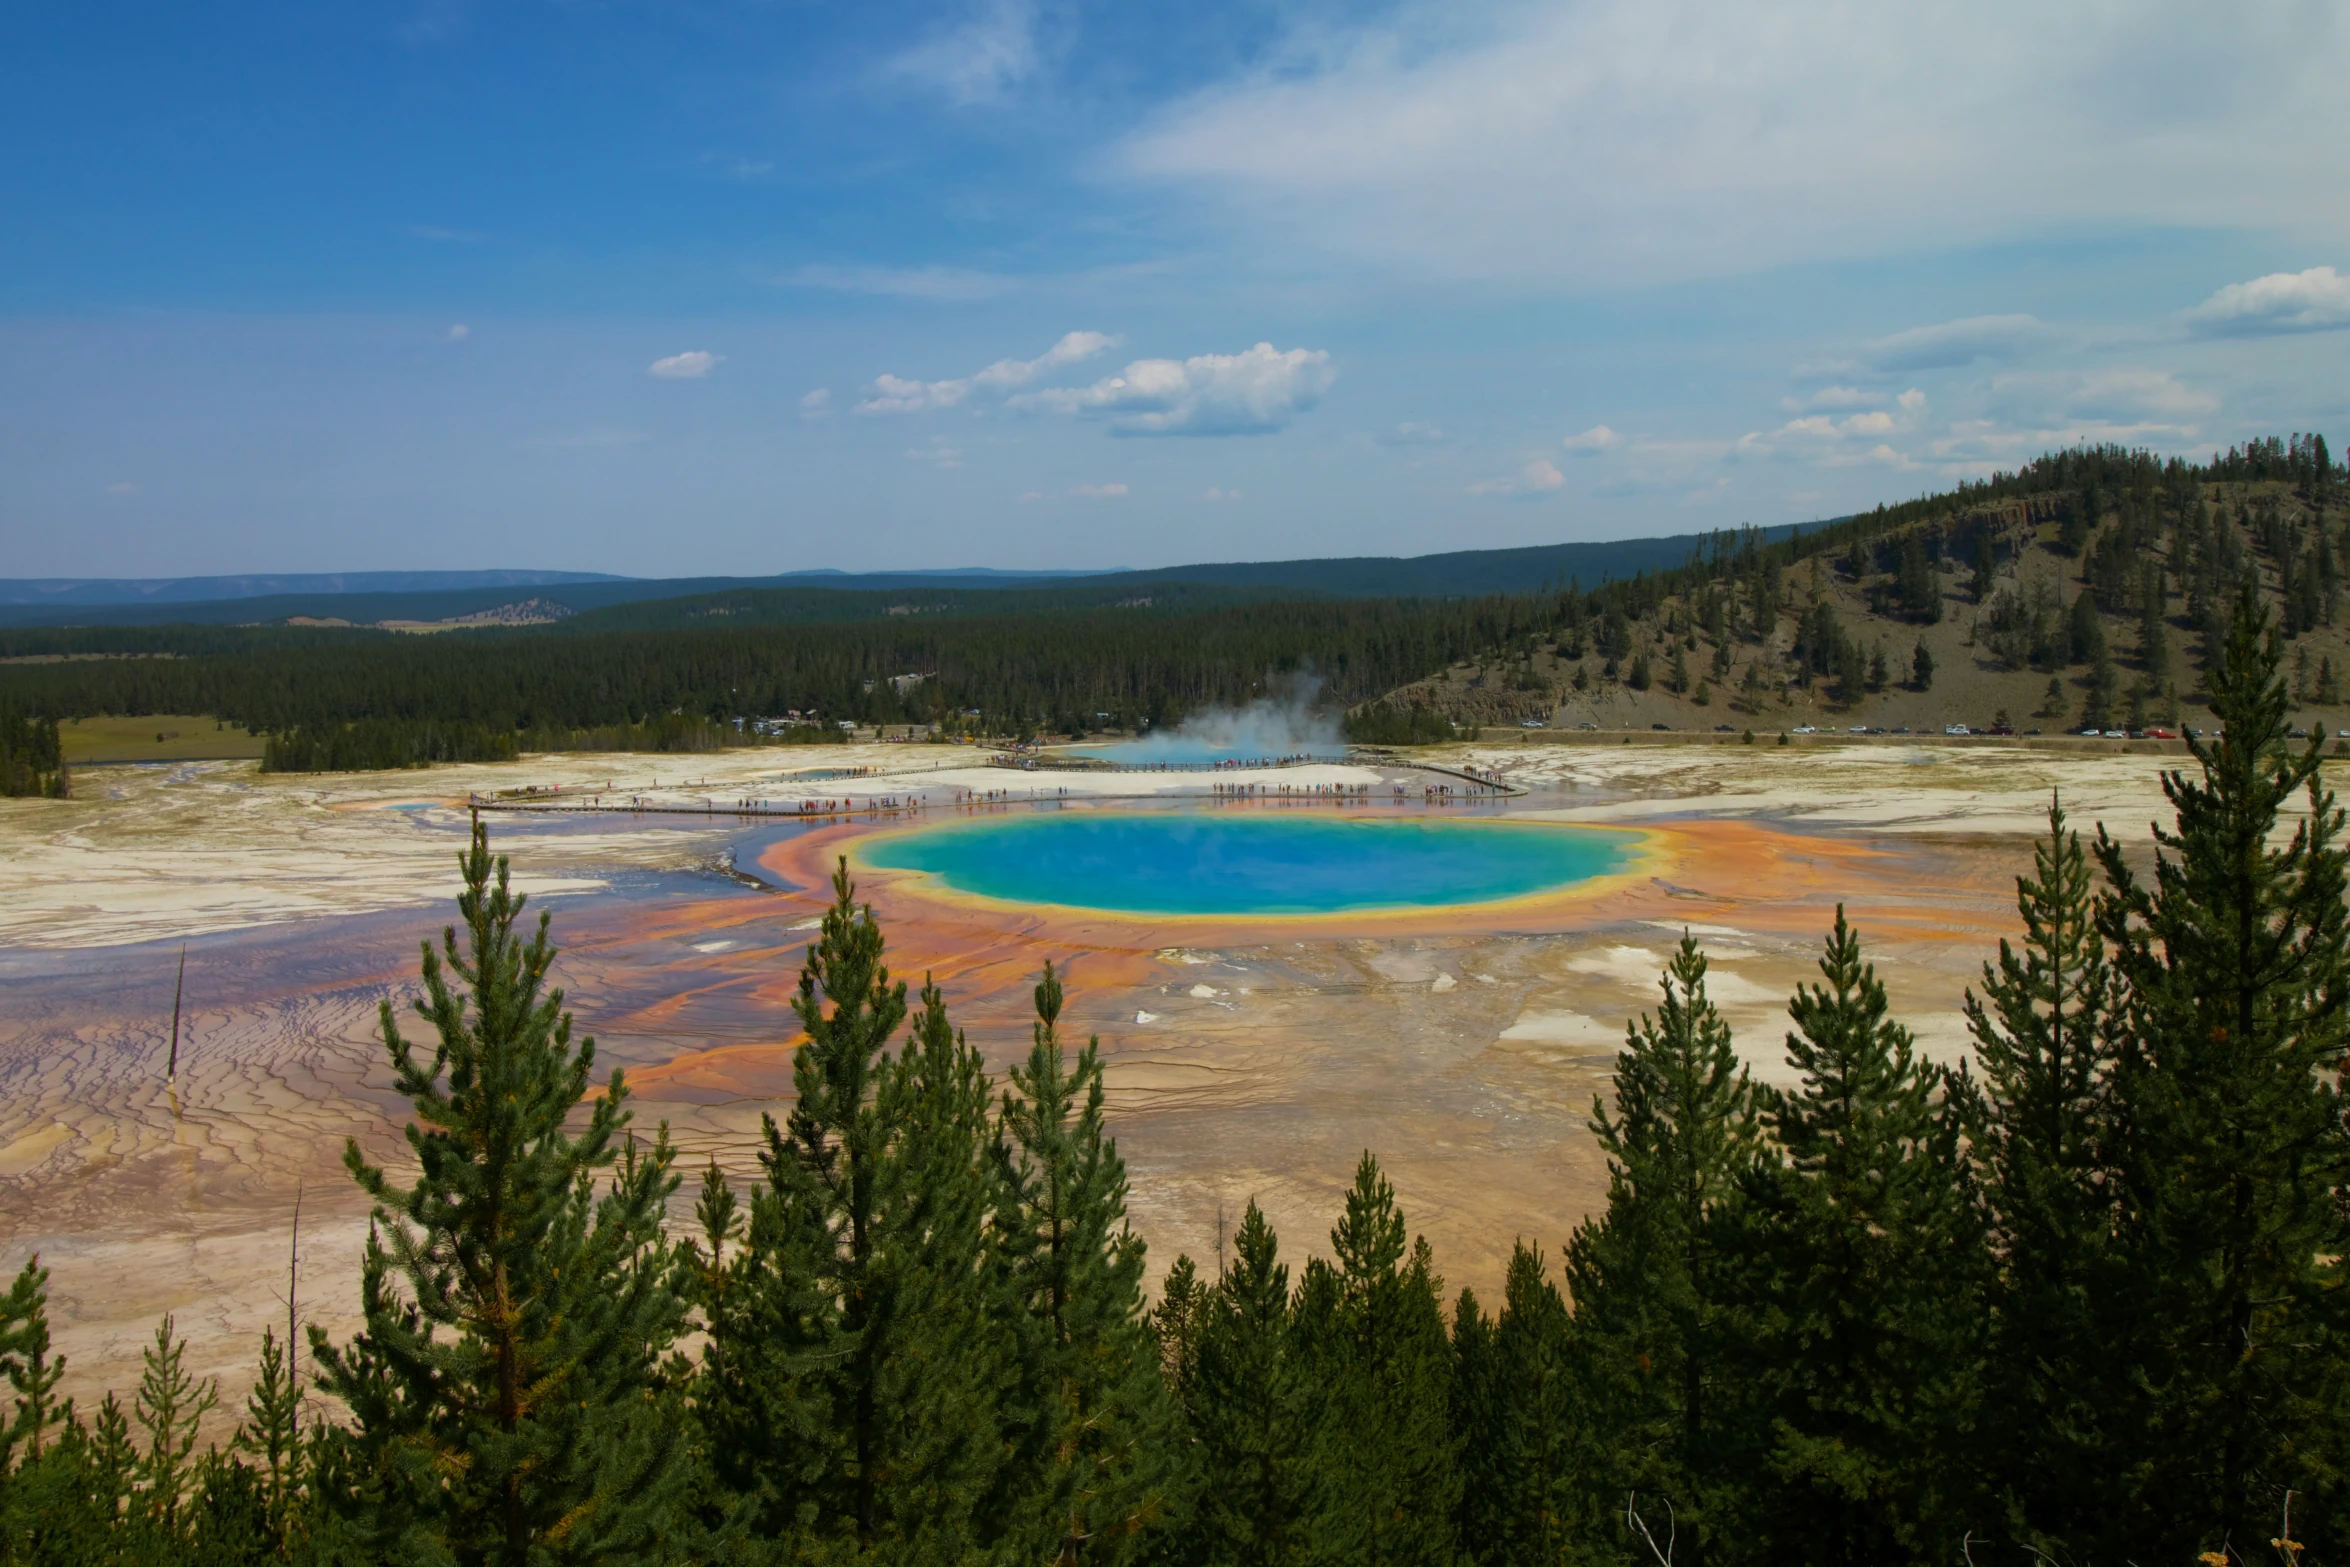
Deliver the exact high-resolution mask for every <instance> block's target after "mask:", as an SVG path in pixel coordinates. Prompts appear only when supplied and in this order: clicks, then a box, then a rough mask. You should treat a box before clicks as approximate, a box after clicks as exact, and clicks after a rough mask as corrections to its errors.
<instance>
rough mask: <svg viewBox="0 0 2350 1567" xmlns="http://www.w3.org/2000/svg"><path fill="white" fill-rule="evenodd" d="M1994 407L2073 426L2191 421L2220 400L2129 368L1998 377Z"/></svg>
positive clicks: (2163, 375)
mask: <svg viewBox="0 0 2350 1567" xmlns="http://www.w3.org/2000/svg"><path fill="white" fill-rule="evenodd" d="M1991 408H1992V411H1993V412H1994V413H1995V414H1999V415H2003V416H2005V417H2006V418H2007V419H2011V420H2028V421H2031V422H2034V423H2041V424H2070V423H2078V422H2080V421H2082V420H2111V421H2121V422H2132V421H2137V420H2142V419H2149V418H2151V419H2158V420H2177V419H2189V418H2192V417H2193V416H2195V415H2197V414H2207V413H2213V412H2216V411H2217V410H2218V408H2219V399H2218V398H2216V397H2213V396H2212V395H2211V394H2210V393H2208V392H2200V391H2197V390H2196V389H2195V388H2193V387H2191V386H2186V385H2182V384H2181V383H2180V381H2179V378H2178V377H2177V376H2176V375H2175V374H2173V373H2172V372H2171V371H2168V370H2157V369H2151V368H2126V369H2109V370H2088V371H2047V372H2038V373H2021V372H2019V373H2015V374H2009V375H2001V376H1995V377H1993V378H1992V381H1991Z"/></svg>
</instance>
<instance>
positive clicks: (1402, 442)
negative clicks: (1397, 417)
mask: <svg viewBox="0 0 2350 1567" xmlns="http://www.w3.org/2000/svg"><path fill="white" fill-rule="evenodd" d="M1372 439H1373V440H1375V441H1377V442H1378V443H1379V444H1380V445H1381V446H1442V445H1443V444H1444V442H1445V441H1446V439H1447V437H1446V435H1445V433H1444V432H1443V431H1442V430H1439V429H1438V428H1437V427H1436V426H1434V425H1432V424H1423V423H1421V422H1420V421H1419V420H1417V419H1406V420H1405V421H1404V422H1403V423H1401V424H1399V425H1397V426H1396V427H1395V428H1394V429H1392V430H1389V431H1387V432H1385V433H1384V434H1380V435H1376V436H1373V437H1372Z"/></svg>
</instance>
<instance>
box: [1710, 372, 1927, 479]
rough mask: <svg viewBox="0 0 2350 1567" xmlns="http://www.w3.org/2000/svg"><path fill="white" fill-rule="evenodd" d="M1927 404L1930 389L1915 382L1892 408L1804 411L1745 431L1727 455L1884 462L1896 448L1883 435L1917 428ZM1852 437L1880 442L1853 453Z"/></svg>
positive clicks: (1833, 463) (1845, 463)
mask: <svg viewBox="0 0 2350 1567" xmlns="http://www.w3.org/2000/svg"><path fill="white" fill-rule="evenodd" d="M1839 390H1844V389H1839ZM1882 400H1883V399H1881V398H1880V399H1878V401H1882ZM1838 401H1842V399H1838ZM1925 408H1926V394H1925V393H1923V392H1921V391H1919V390H1918V389H1917V388H1916V387H1914V386H1913V387H1911V388H1910V389H1909V390H1907V391H1905V392H1903V393H1902V394H1901V395H1900V396H1899V397H1896V398H1894V399H1893V407H1892V408H1890V409H1886V408H1864V409H1862V410H1861V411H1860V412H1858V413H1849V414H1846V415H1845V416H1844V417H1843V418H1841V419H1839V418H1836V417H1834V416H1833V415H1830V414H1824V413H1815V414H1805V415H1803V416H1802V417H1801V418H1797V419H1790V420H1788V421H1787V422H1786V423H1785V424H1783V425H1781V426H1779V428H1777V429H1776V430H1773V431H1771V432H1769V433H1768V434H1765V433H1764V432H1762V431H1760V430H1756V431H1753V432H1751V433H1749V434H1747V435H1744V436H1741V437H1740V438H1739V439H1738V442H1737V444H1736V445H1734V446H1733V447H1732V448H1731V449H1730V452H1729V455H1730V456H1731V457H1732V458H1733V459H1735V458H1739V457H1774V456H1776V457H1798V458H1803V459H1806V460H1808V461H1812V462H1816V463H1819V464H1821V465H1823V466H1826V467H1831V468H1843V467H1850V466H1852V465H1853V464H1855V463H1858V462H1864V461H1877V462H1882V461H1885V460H1886V458H1885V457H1884V456H1883V455H1882V454H1883V453H1885V452H1890V451H1891V450H1892V449H1891V448H1890V447H1887V446H1885V445H1884V444H1883V440H1884V437H1886V436H1888V435H1897V434H1906V433H1908V432H1909V431H1912V430H1915V429H1916V428H1917V426H1918V423H1919V419H1920V416H1921V415H1922V414H1923V413H1924V412H1925ZM1854 441H1875V442H1877V443H1878V445H1877V446H1876V447H1874V448H1872V449H1871V450H1869V451H1868V452H1866V453H1863V454H1860V455H1855V454H1854V453H1853V451H1852V450H1851V448H1850V446H1849V444H1848V443H1850V442H1854Z"/></svg>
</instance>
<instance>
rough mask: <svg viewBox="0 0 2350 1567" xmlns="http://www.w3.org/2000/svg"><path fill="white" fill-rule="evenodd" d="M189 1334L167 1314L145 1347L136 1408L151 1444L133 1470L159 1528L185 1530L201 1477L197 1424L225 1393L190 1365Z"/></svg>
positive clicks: (133, 1410)
mask: <svg viewBox="0 0 2350 1567" xmlns="http://www.w3.org/2000/svg"><path fill="white" fill-rule="evenodd" d="M187 1354H188V1343H187V1340H185V1339H183V1338H181V1337H180V1336H179V1335H178V1334H177V1333H176V1332H175V1331H173V1327H172V1320H171V1318H170V1317H169V1316H166V1317H165V1318H164V1319H163V1320H162V1321H161V1322H159V1323H157V1324H156V1325H155V1341H154V1342H153V1343H152V1344H149V1345H148V1346H147V1347H146V1348H145V1349H144V1350H142V1351H141V1352H140V1369H139V1391H138V1395H137V1397H136V1398H135V1399H134V1400H133V1401H132V1404H131V1414H132V1418H133V1419H134V1420H135V1421H136V1423H137V1425H138V1427H139V1430H140V1433H141V1434H142V1435H143V1436H144V1437H145V1438H146V1446H145V1448H144V1450H142V1451H141V1452H140V1454H139V1458H138V1463H137V1466H136V1468H135V1469H134V1470H133V1473H134V1475H135V1476H136V1478H137V1481H138V1485H139V1490H140V1493H141V1494H140V1500H141V1501H142V1503H143V1504H144V1507H145V1511H146V1513H147V1516H148V1518H149V1519H150V1520H151V1521H152V1522H153V1523H154V1525H155V1527H156V1529H157V1530H158V1531H159V1532H160V1533H161V1534H162V1535H163V1536H164V1537H165V1538H170V1537H172V1536H174V1535H176V1534H178V1533H179V1530H180V1509H181V1507H182V1505H183V1504H185V1503H186V1501H187V1499H188V1492H189V1490H190V1488H191V1486H192V1485H193V1483H194V1481H195V1473H194V1470H195V1464H194V1458H195V1452H196V1428H197V1427H198V1425H200V1424H201V1423H202V1422H203V1419H204V1416H205V1415H206V1414H207V1413H209V1412H210V1410H211V1408H212V1406H213V1404H215V1403H216V1402H218V1400H219V1397H220V1390H219V1388H218V1387H217V1386H216V1385H214V1384H213V1383H212V1382H210V1381H205V1380H199V1379H198V1378H197V1377H196V1376H195V1375H194V1374H193V1373H191V1372H190V1371H189V1370H188V1369H187V1364H186V1362H187Z"/></svg>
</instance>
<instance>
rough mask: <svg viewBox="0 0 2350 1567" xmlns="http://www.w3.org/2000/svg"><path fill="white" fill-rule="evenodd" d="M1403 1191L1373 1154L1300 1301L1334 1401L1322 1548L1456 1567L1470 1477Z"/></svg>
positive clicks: (1433, 1285) (1447, 1360)
mask: <svg viewBox="0 0 2350 1567" xmlns="http://www.w3.org/2000/svg"><path fill="white" fill-rule="evenodd" d="M1404 1236H1405V1229H1404V1216H1403V1213H1402V1211H1401V1210H1400V1209H1399V1208H1397V1207H1396V1204H1395V1188H1394V1187H1393V1186H1391V1185H1390V1184H1389V1183H1388V1180H1387V1177H1386V1176H1385V1175H1383V1174H1381V1173H1380V1170H1379V1162H1378V1161H1377V1160H1376V1159H1374V1158H1372V1157H1371V1155H1370V1154H1368V1153H1365V1154H1364V1155H1363V1157H1362V1161H1361V1162H1360V1163H1359V1164H1358V1165H1357V1166H1356V1167H1355V1180H1354V1185H1353V1187H1352V1188H1351V1189H1350V1190H1349V1191H1348V1192H1347V1194H1346V1211H1345V1212H1344V1213H1343V1214H1342V1215H1340V1217H1339V1221H1338V1226H1337V1228H1335V1229H1334V1230H1332V1231H1331V1232H1330V1245H1331V1249H1332V1251H1333V1252H1334V1253H1335V1254H1336V1258H1337V1261H1336V1266H1335V1267H1333V1266H1332V1265H1331V1264H1328V1263H1324V1262H1322V1261H1320V1260H1319V1259H1317V1260H1316V1261H1314V1262H1313V1263H1311V1264H1309V1265H1308V1266H1307V1269H1306V1278H1305V1281H1304V1285H1303V1287H1302V1289H1301V1290H1300V1292H1299V1300H1298V1313H1297V1315H1298V1321H1297V1334H1298V1341H1299V1349H1300V1352H1301V1354H1302V1355H1303V1357H1304V1360H1305V1362H1306V1364H1307V1366H1308V1367H1310V1368H1311V1372H1312V1374H1313V1375H1314V1376H1315V1377H1316V1379H1317V1380H1318V1381H1319V1382H1320V1384H1321V1386H1322V1388H1323V1389H1324V1391H1325V1396H1326V1397H1327V1398H1328V1400H1329V1413H1328V1419H1327V1420H1326V1422H1325V1424H1324V1426H1323V1432H1322V1437H1323V1445H1322V1459H1321V1462H1322V1470H1323V1478H1324V1483H1325V1485H1326V1486H1327V1487H1328V1491H1327V1508H1326V1510H1325V1511H1324V1512H1323V1514H1322V1517H1321V1533H1322V1550H1323V1552H1324V1554H1325V1555H1327V1556H1328V1558H1329V1559H1330V1560H1332V1561H1336V1562H1350V1563H1362V1564H1364V1567H1383V1564H1386V1563H1397V1564H1405V1563H1444V1562H1450V1561H1451V1559H1452V1556H1453V1552H1454V1549H1455V1535H1454V1528H1455V1523H1456V1517H1455V1514H1456V1511H1457V1509H1458V1506H1459V1499H1460V1471H1459V1468H1458V1464H1457V1455H1456V1454H1455V1452H1454V1446H1453V1437H1452V1431H1451V1421H1450V1407H1451V1397H1452V1392H1451V1373H1452V1353H1451V1345H1450V1343H1449V1342H1448V1340H1447V1338H1446V1335H1445V1327H1444V1311H1443V1307H1442V1305H1441V1304H1440V1302H1439V1296H1438V1291H1439V1290H1440V1289H1441V1287H1442V1286H1441V1283H1440V1281H1439V1280H1438V1279H1437V1278H1436V1276H1435V1267H1434V1263H1433V1261H1432V1259H1431V1258H1430V1255H1429V1252H1428V1243H1427V1242H1426V1241H1425V1240H1422V1241H1420V1242H1418V1243H1417V1244H1416V1245H1414V1246H1412V1247H1411V1248H1410V1249H1409V1250H1408V1251H1407V1249H1406V1246H1405V1241H1404Z"/></svg>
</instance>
